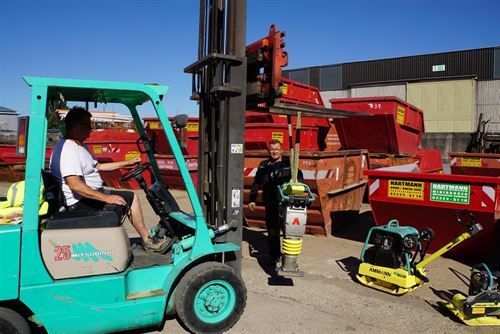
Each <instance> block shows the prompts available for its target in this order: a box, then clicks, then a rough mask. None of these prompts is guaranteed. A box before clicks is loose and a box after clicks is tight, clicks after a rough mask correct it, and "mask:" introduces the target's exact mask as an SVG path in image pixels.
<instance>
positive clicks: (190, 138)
mask: <svg viewBox="0 0 500 334" xmlns="http://www.w3.org/2000/svg"><path fill="white" fill-rule="evenodd" d="M143 121H144V128H145V130H146V134H147V135H148V137H149V138H150V139H152V140H153V141H154V142H155V143H156V147H155V149H156V152H157V153H158V154H166V155H170V154H172V151H171V149H170V145H169V144H168V142H167V137H166V135H165V132H164V131H163V128H162V126H161V123H160V121H159V119H158V118H157V117H146V118H144V119H143ZM169 121H170V122H173V121H174V118H173V117H170V118H169ZM198 127H199V121H198V118H196V117H189V118H188V122H187V125H186V127H185V128H184V129H182V130H181V129H175V128H174V132H176V135H177V137H178V140H179V144H180V146H181V150H182V153H183V154H184V155H186V154H188V155H197V154H198V137H199V134H198Z"/></svg>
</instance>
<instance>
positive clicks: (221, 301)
mask: <svg viewBox="0 0 500 334" xmlns="http://www.w3.org/2000/svg"><path fill="white" fill-rule="evenodd" d="M246 297H247V296H246V288H245V284H244V283H243V281H242V280H241V278H240V277H239V276H238V275H236V274H235V273H234V271H233V269H232V268H231V267H229V266H227V265H225V264H222V263H219V262H205V263H202V264H199V265H197V266H195V267H194V268H192V269H191V270H189V271H188V272H187V273H186V274H185V275H184V277H183V278H182V279H181V281H180V282H179V285H178V286H177V289H176V292H175V310H176V312H177V315H178V316H179V318H180V320H181V321H182V322H183V324H184V325H185V326H186V327H187V328H188V329H189V330H190V331H192V332H193V333H221V332H226V331H227V330H229V329H230V328H231V327H233V326H234V324H236V322H237V321H238V319H239V318H240V317H241V314H242V313H243V310H244V308H245V304H246Z"/></svg>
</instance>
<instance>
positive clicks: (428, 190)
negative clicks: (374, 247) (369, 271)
mask: <svg viewBox="0 0 500 334" xmlns="http://www.w3.org/2000/svg"><path fill="white" fill-rule="evenodd" d="M393 168H394V167H393ZM387 169H390V168H387ZM387 169H386V170H384V169H378V170H371V171H367V172H366V173H367V174H368V178H369V180H368V181H369V188H368V189H369V199H370V205H371V207H372V211H373V215H374V217H375V222H376V224H377V225H384V224H386V223H387V222H388V221H389V220H391V219H397V220H399V224H400V225H405V226H413V227H415V228H417V229H418V230H421V229H423V228H426V227H430V228H432V229H433V231H434V233H435V235H436V238H435V239H434V241H433V242H432V243H431V246H430V252H434V251H436V250H437V249H439V248H441V247H442V246H444V245H445V244H447V243H448V242H450V241H451V240H453V239H454V238H455V237H456V236H458V235H459V234H461V233H463V232H464V231H465V227H464V226H463V225H460V224H459V223H457V222H456V216H455V213H456V212H457V211H458V210H464V209H467V210H469V211H470V212H471V213H472V214H473V215H474V217H475V220H476V222H478V223H481V225H482V226H483V231H481V232H480V233H478V234H477V235H475V236H474V237H473V238H471V239H469V240H467V241H465V242H464V243H462V244H461V245H459V246H457V247H456V248H454V249H452V250H451V251H450V252H449V253H446V256H450V257H453V258H457V259H462V260H468V261H484V262H492V261H496V262H497V263H498V260H499V257H500V252H499V242H500V239H499V236H500V227H499V220H500V178H499V177H496V178H495V177H482V176H463V175H445V174H427V173H411V172H398V171H394V170H387Z"/></svg>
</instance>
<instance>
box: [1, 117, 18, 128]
mask: <svg viewBox="0 0 500 334" xmlns="http://www.w3.org/2000/svg"><path fill="white" fill-rule="evenodd" d="M0 130H1V131H17V114H12V113H5V114H3V113H0Z"/></svg>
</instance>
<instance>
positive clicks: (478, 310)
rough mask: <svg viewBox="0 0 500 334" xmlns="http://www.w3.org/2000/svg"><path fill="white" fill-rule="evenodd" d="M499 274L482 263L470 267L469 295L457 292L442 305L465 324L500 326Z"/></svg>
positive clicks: (499, 272)
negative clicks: (449, 300)
mask: <svg viewBox="0 0 500 334" xmlns="http://www.w3.org/2000/svg"><path fill="white" fill-rule="evenodd" d="M499 275H500V271H496V272H492V271H491V270H490V268H489V267H488V266H487V265H486V264H484V263H481V264H479V265H476V266H474V267H472V269H471V277H470V283H469V295H468V296H464V295H463V294H461V293H457V294H455V295H454V296H453V298H452V300H451V302H448V303H443V304H444V306H445V307H446V308H448V309H449V310H450V311H451V312H452V313H453V314H455V316H457V317H458V318H459V319H460V320H461V321H463V322H464V323H465V324H467V325H470V326H500V290H499V286H498V280H499Z"/></svg>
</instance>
